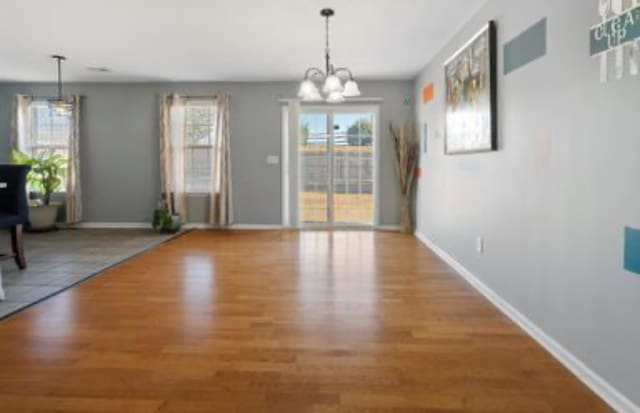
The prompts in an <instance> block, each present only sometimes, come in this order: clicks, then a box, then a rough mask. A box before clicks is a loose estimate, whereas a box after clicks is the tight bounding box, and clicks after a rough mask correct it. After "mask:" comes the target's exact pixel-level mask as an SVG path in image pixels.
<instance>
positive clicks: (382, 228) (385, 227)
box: [375, 225, 402, 232]
mask: <svg viewBox="0 0 640 413" xmlns="http://www.w3.org/2000/svg"><path fill="white" fill-rule="evenodd" d="M375 229H376V230H378V231H389V232H400V231H401V230H402V227H401V226H400V225H376V227H375Z"/></svg>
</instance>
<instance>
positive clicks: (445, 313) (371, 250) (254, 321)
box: [0, 231, 611, 413]
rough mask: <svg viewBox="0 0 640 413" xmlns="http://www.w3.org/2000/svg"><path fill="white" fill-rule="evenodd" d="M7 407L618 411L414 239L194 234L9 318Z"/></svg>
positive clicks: (139, 411) (195, 411) (291, 412)
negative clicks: (608, 405) (599, 397)
mask: <svg viewBox="0 0 640 413" xmlns="http://www.w3.org/2000/svg"><path fill="white" fill-rule="evenodd" d="M0 366H7V368H0V384H1V385H0V406H1V407H0V411H2V413H17V412H36V411H38V412H41V411H42V412H44V411H47V412H53V411H54V410H55V411H56V412H59V413H62V412H128V413H150V412H163V413H187V412H188V413H211V412H216V413H217V412H220V413H227V412H241V413H244V412H246V413H269V412H278V413H281V412H282V413H329V412H331V413H373V412H375V413H401V412H402V413H410V412H416V413H418V412H449V413H453V412H456V413H462V412H474V413H475V412H487V413H488V412H518V413H520V412H547V413H550V412H576V413H577V412H589V413H599V412H610V411H611V409H609V408H608V407H607V406H606V405H605V404H604V403H603V402H602V401H600V400H599V399H598V398H597V397H596V396H595V395H594V394H593V393H592V392H591V391H590V390H589V389H588V388H586V387H585V386H584V385H583V384H582V383H580V382H579V381H578V379H576V378H575V377H574V376H572V375H571V374H570V373H569V372H568V371H567V370H566V369H565V368H564V367H563V366H562V365H560V364H559V363H558V362H557V361H556V360H554V359H553V358H552V357H551V356H550V355H549V354H548V353H547V352H546V351H545V350H544V349H543V348H542V347H540V345H539V344H537V343H536V342H535V341H534V340H533V339H531V338H530V337H528V336H527V335H526V334H524V333H523V332H522V330H520V329H519V328H518V327H517V326H515V325H514V324H513V323H512V322H510V321H509V320H508V319H507V318H506V317H505V316H503V315H502V314H501V313H500V312H499V311H498V310H496V309H495V308H494V307H493V306H492V305H491V304H490V303H488V302H487V301H486V300H485V299H484V298H483V297H482V296H481V295H479V294H478V293H477V292H476V291H475V290H474V289H473V288H472V287H470V286H469V285H468V284H466V283H465V282H464V281H463V280H462V279H461V278H460V277H458V276H457V275H456V274H455V273H454V272H453V271H452V270H451V268H449V267H448V266H447V265H446V264H444V263H443V262H442V261H440V260H439V259H438V258H437V257H436V256H435V255H434V254H433V253H432V252H430V251H429V250H427V249H426V248H424V247H423V246H422V245H421V244H420V243H419V242H418V241H417V240H416V239H415V238H414V237H412V236H409V235H402V234H397V233H376V232H371V231H353V232H351V231H349V232H347V231H345V232H331V231H323V232H316V231H302V232H295V231H245V232H239V231H220V232H213V231H196V232H191V233H188V234H185V235H183V236H180V237H177V238H175V239H173V240H171V241H169V242H166V243H163V244H162V245H159V246H158V247H157V248H153V249H151V250H150V251H148V252H146V253H144V254H141V255H140V256H138V257H136V258H134V259H132V260H128V261H126V262H125V263H123V264H120V265H118V266H115V267H113V268H111V269H109V270H108V271H106V272H105V273H104V274H103V275H101V276H99V277H95V278H92V279H91V280H88V281H87V282H85V283H82V284H81V285H79V286H76V287H73V288H71V289H69V290H67V291H65V292H63V293H61V294H59V295H56V296H55V297H52V298H50V299H47V300H45V301H43V302H41V303H39V304H37V305H35V306H33V307H30V308H29V309H27V310H25V311H23V312H21V313H19V314H16V315H15V316H12V317H9V318H7V319H5V320H2V321H1V322H0Z"/></svg>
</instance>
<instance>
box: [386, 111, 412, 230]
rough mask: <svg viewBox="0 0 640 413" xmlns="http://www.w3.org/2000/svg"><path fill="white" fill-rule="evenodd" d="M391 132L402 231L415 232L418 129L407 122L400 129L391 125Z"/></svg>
mask: <svg viewBox="0 0 640 413" xmlns="http://www.w3.org/2000/svg"><path fill="white" fill-rule="evenodd" d="M389 131H390V132H391V137H392V139H393V147H394V151H395V166H396V174H397V175H398V179H399V181H400V193H401V195H402V229H403V230H404V232H407V233H409V232H411V231H412V230H413V219H412V216H411V207H412V201H413V190H414V186H415V185H414V184H415V178H416V168H417V166H418V161H419V156H420V143H419V142H418V138H417V136H416V127H415V125H414V123H413V122H406V123H405V124H404V125H401V126H400V127H394V125H393V123H391V124H389Z"/></svg>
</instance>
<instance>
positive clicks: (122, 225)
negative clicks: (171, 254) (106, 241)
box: [69, 222, 151, 229]
mask: <svg viewBox="0 0 640 413" xmlns="http://www.w3.org/2000/svg"><path fill="white" fill-rule="evenodd" d="M69 228H84V229H89V228H91V229H108V228H112V229H131V228H145V229H147V228H148V229H151V224H150V223H149V222H80V223H78V224H74V225H71V226H69Z"/></svg>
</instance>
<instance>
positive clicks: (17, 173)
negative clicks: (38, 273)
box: [0, 165, 31, 270]
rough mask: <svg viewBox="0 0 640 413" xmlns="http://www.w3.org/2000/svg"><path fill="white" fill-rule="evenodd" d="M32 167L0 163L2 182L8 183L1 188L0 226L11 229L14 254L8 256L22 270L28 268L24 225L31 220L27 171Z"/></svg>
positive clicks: (0, 181)
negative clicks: (25, 253)
mask: <svg viewBox="0 0 640 413" xmlns="http://www.w3.org/2000/svg"><path fill="white" fill-rule="evenodd" d="M30 169H31V168H30V167H29V166H26V165H0V183H5V184H6V187H5V188H0V228H4V229H9V230H11V249H12V254H11V255H8V257H12V258H13V259H14V260H15V261H16V264H17V265H18V267H19V268H20V269H21V270H23V269H25V268H27V261H26V260H25V257H24V246H23V244H24V243H23V236H22V231H23V229H22V227H23V225H25V224H26V223H27V222H28V221H29V204H28V202H27V173H28V172H29V170H30ZM6 256H7V255H4V256H0V258H4V257H6Z"/></svg>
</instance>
